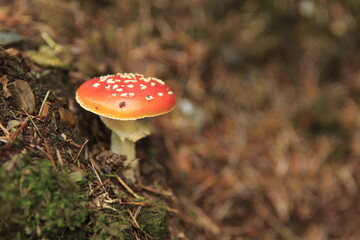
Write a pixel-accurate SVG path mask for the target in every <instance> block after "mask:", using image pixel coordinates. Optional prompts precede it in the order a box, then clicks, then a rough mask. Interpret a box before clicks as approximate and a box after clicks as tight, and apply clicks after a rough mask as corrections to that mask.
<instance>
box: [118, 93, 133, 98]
mask: <svg viewBox="0 0 360 240" xmlns="http://www.w3.org/2000/svg"><path fill="white" fill-rule="evenodd" d="M120 96H121V97H133V96H135V93H122V94H120Z"/></svg>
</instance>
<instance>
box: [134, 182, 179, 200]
mask: <svg viewBox="0 0 360 240" xmlns="http://www.w3.org/2000/svg"><path fill="white" fill-rule="evenodd" d="M136 187H139V188H142V189H144V190H146V191H149V192H152V193H155V194H158V195H161V196H165V197H169V198H171V197H172V194H171V193H168V192H162V191H158V190H156V189H154V188H152V187H150V186H145V185H143V184H141V183H138V184H136Z"/></svg>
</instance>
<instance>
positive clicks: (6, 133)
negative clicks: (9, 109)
mask: <svg viewBox="0 0 360 240" xmlns="http://www.w3.org/2000/svg"><path fill="white" fill-rule="evenodd" d="M0 129H1V130H2V131H3V133H4V135H5V137H6V138H7V139H9V136H10V133H9V131H8V130H7V129H6V128H5V127H4V126H3V125H2V123H1V122H0Z"/></svg>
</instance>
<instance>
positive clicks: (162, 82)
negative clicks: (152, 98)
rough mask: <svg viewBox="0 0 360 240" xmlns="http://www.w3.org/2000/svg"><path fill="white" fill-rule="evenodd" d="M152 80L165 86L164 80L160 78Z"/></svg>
mask: <svg viewBox="0 0 360 240" xmlns="http://www.w3.org/2000/svg"><path fill="white" fill-rule="evenodd" d="M151 80H153V81H155V82H157V83H159V84H161V85H165V83H164V81H163V80H160V79H158V78H151Z"/></svg>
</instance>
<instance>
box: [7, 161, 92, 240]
mask: <svg viewBox="0 0 360 240" xmlns="http://www.w3.org/2000/svg"><path fill="white" fill-rule="evenodd" d="M17 165H18V166H17V168H16V170H15V171H13V172H7V171H5V170H4V169H3V168H2V169H0V206H1V208H0V238H1V237H3V238H5V239H16V238H18V239H25V238H26V239H35V238H36V239H37V238H48V237H50V238H51V239H54V236H56V237H55V238H58V239H61V238H63V237H64V236H66V237H67V239H74V238H76V239H81V238H82V237H81V232H84V231H78V230H79V228H80V227H81V226H82V224H83V223H84V222H85V220H86V218H87V216H88V210H87V209H86V208H85V207H84V200H85V195H84V194H79V192H80V191H79V187H78V186H77V185H76V184H74V183H73V182H72V181H71V180H70V179H69V177H68V175H67V174H62V173H60V172H58V171H56V170H55V169H54V168H53V166H52V165H51V164H50V163H49V161H48V160H44V161H36V162H34V163H33V164H28V161H24V160H22V161H19V162H18V164H17Z"/></svg>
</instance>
